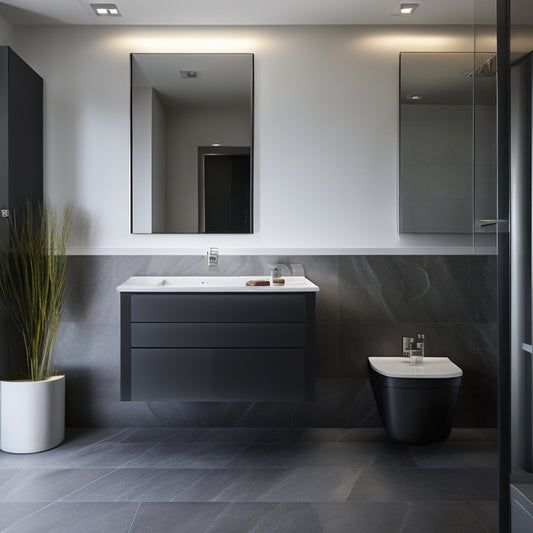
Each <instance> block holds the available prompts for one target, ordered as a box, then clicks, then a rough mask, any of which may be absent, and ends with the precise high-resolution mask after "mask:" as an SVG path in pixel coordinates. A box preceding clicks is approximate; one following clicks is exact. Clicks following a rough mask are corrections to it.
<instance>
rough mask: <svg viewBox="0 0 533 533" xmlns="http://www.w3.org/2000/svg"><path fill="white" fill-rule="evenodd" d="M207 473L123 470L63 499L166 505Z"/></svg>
mask: <svg viewBox="0 0 533 533" xmlns="http://www.w3.org/2000/svg"><path fill="white" fill-rule="evenodd" d="M208 472H209V470H194V469H175V468H172V469H167V468H149V469H146V468H122V469H118V470H114V471H113V472H110V473H109V474H108V475H106V476H104V477H102V478H100V479H98V480H97V481H95V482H94V483H91V484H90V485H87V486H85V487H83V488H81V489H80V490H77V491H76V492H73V493H71V494H70V495H69V496H67V497H66V498H64V499H65V500H66V501H81V502H113V501H128V502H169V501H171V500H172V499H173V498H174V497H175V496H176V495H178V494H179V493H181V492H183V491H184V490H185V489H187V488H189V487H190V486H191V485H193V484H194V483H195V482H197V481H198V480H199V479H202V478H203V477H204V476H205V475H206V474H207V473H208Z"/></svg>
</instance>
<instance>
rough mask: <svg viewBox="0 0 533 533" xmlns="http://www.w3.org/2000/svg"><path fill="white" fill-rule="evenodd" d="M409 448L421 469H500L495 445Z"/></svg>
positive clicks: (458, 444)
mask: <svg viewBox="0 0 533 533" xmlns="http://www.w3.org/2000/svg"><path fill="white" fill-rule="evenodd" d="M408 448H409V450H410V452H411V455H412V456H413V458H414V460H415V462H416V464H417V466H419V467H420V468H498V449H497V446H496V444H493V443H486V442H480V443H457V442H444V443H439V444H432V445H429V446H409V447H408Z"/></svg>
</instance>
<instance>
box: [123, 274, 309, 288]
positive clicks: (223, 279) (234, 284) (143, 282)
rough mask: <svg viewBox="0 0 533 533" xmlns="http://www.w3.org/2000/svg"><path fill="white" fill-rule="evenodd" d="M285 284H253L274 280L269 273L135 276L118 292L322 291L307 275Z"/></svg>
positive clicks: (293, 278)
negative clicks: (263, 274)
mask: <svg viewBox="0 0 533 533" xmlns="http://www.w3.org/2000/svg"><path fill="white" fill-rule="evenodd" d="M283 279H284V280H285V284H284V285H269V286H249V285H246V283H247V282H249V281H270V278H269V276H133V277H131V278H129V279H128V280H127V281H125V282H124V283H122V284H121V285H119V286H118V287H117V291H118V292H241V291H247V292H318V290H319V288H318V287H317V286H316V285H315V284H314V283H313V282H311V281H309V280H308V279H307V278H305V277H303V276H287V277H285V276H284V277H283Z"/></svg>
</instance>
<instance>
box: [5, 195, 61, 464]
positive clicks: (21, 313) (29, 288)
mask: <svg viewBox="0 0 533 533" xmlns="http://www.w3.org/2000/svg"><path fill="white" fill-rule="evenodd" d="M18 214H19V213H15V214H14V216H13V219H10V220H9V222H8V223H9V232H8V233H9V242H8V244H7V245H6V247H5V248H4V249H3V250H0V301H1V302H2V304H3V307H4V311H5V314H6V316H7V318H8V320H10V321H11V322H12V324H13V325H14V327H15V328H16V330H18V332H19V333H20V336H21V337H22V341H23V344H24V352H25V361H22V362H21V363H22V364H21V365H20V366H21V367H22V368H23V369H24V370H23V374H24V375H23V376H22V379H9V380H7V379H6V380H3V381H0V449H2V450H3V451H6V452H13V453H32V452H38V451H43V450H47V449H50V448H53V447H55V446H57V445H58V444H60V443H61V442H62V441H63V439H64V435H65V376H64V375H60V374H58V373H56V372H55V371H54V370H53V369H52V367H51V357H52V350H53V347H54V341H55V338H56V333H57V327H58V323H59V317H60V314H61V308H62V304H63V295H64V292H65V281H66V274H67V270H66V267H67V256H66V247H67V240H68V235H69V229H70V220H71V209H70V208H67V209H66V210H65V212H64V214H63V218H62V221H61V224H59V223H58V219H57V216H56V214H55V211H53V210H50V209H43V208H41V207H35V206H32V205H30V204H28V205H27V206H26V209H25V210H23V212H22V213H21V214H22V222H21V220H18V219H17V215H18Z"/></svg>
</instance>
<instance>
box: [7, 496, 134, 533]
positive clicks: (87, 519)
mask: <svg viewBox="0 0 533 533" xmlns="http://www.w3.org/2000/svg"><path fill="white" fill-rule="evenodd" d="M138 507H139V504H138V503H64V502H60V503H54V504H52V505H50V506H48V507H45V508H44V509H42V510H41V511H37V512H36V513H34V514H32V515H30V516H28V517H27V518H25V519H23V520H21V521H19V522H17V523H16V524H14V525H13V526H11V527H10V528H9V529H8V530H7V531H8V532H9V533H43V532H45V531H46V532H52V531H53V533H73V532H75V533H121V532H122V533H127V532H128V531H129V528H130V525H131V523H132V522H133V519H134V517H135V513H136V512H137V509H138Z"/></svg>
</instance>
